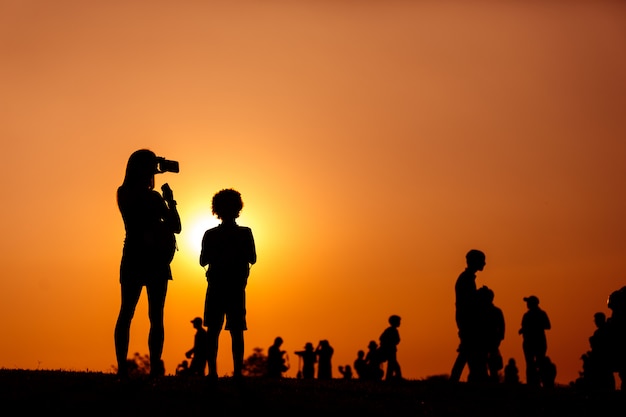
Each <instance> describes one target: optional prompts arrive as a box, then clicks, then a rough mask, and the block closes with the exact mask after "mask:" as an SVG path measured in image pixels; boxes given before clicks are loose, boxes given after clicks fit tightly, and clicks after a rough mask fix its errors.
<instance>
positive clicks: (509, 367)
mask: <svg viewBox="0 0 626 417" xmlns="http://www.w3.org/2000/svg"><path fill="white" fill-rule="evenodd" d="M504 383H505V384H519V370H518V369H517V364H516V363H515V359H513V358H510V359H509V362H508V363H507V364H506V366H505V367H504Z"/></svg>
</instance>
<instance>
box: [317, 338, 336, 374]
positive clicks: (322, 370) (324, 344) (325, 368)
mask: <svg viewBox="0 0 626 417" xmlns="http://www.w3.org/2000/svg"><path fill="white" fill-rule="evenodd" d="M334 351H335V350H334V349H333V347H332V346H331V345H330V343H329V342H328V340H320V342H319V344H318V345H317V348H315V353H317V379H331V378H332V377H333V366H332V357H333V353H334Z"/></svg>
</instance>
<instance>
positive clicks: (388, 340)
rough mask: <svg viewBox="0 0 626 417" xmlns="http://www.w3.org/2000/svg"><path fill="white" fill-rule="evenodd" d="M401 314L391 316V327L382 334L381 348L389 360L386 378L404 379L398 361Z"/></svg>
mask: <svg viewBox="0 0 626 417" xmlns="http://www.w3.org/2000/svg"><path fill="white" fill-rule="evenodd" d="M400 320H401V319H400V316H398V315H395V314H394V315H392V316H390V317H389V327H387V328H386V329H385V330H384V331H383V333H382V334H381V335H380V339H379V340H380V346H379V350H380V353H381V355H382V358H383V360H384V361H387V371H386V373H385V380H387V381H390V380H392V379H402V371H401V370H400V364H399V363H398V344H399V343H400V332H399V331H398V327H400Z"/></svg>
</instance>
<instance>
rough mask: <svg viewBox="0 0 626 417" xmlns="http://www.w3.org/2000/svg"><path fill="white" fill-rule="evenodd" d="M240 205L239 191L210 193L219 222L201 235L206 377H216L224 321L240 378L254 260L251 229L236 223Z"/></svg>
mask: <svg viewBox="0 0 626 417" xmlns="http://www.w3.org/2000/svg"><path fill="white" fill-rule="evenodd" d="M242 208H243V201H242V199H241V194H240V193H239V192H238V191H236V190H233V189H223V190H221V191H219V192H218V193H216V194H215V195H214V196H213V200H212V210H213V214H214V215H216V216H217V218H218V219H220V220H221V221H222V222H221V223H220V225H219V226H216V227H214V228H212V229H209V230H207V231H206V232H205V233H204V237H203V238H202V249H201V251H200V265H202V266H208V270H207V272H206V277H207V282H208V286H207V292H206V301H205V305H204V324H205V325H206V327H207V332H208V363H209V375H208V376H209V378H211V379H217V349H218V341H219V336H220V332H221V331H222V326H223V325H224V317H226V327H225V329H226V330H228V331H230V336H231V342H232V355H233V365H234V372H233V377H235V378H240V377H241V376H242V374H241V371H242V368H243V353H244V340H243V332H244V331H245V330H247V329H248V327H247V325H246V285H247V283H248V276H249V275H250V266H251V265H253V264H255V263H256V248H255V244H254V237H253V236H252V230H251V229H250V228H249V227H244V226H239V225H238V224H237V222H236V219H237V218H238V217H239V213H240V212H241V209H242Z"/></svg>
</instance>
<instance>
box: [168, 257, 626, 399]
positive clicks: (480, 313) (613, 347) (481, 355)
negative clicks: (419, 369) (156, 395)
mask: <svg viewBox="0 0 626 417" xmlns="http://www.w3.org/2000/svg"><path fill="white" fill-rule="evenodd" d="M466 262H467V267H466V269H465V270H464V271H463V272H462V273H461V274H460V275H459V277H458V279H457V282H456V284H455V293H456V321H457V326H458V329H459V332H458V335H459V339H460V343H459V346H458V349H457V357H456V359H455V361H454V364H453V367H452V371H451V373H450V377H449V380H450V381H451V382H459V381H460V377H461V375H462V373H463V371H464V369H465V367H466V366H467V368H468V371H469V372H468V376H467V382H468V383H505V384H520V376H519V370H518V367H517V363H516V361H515V359H514V358H509V359H508V361H507V362H506V364H505V363H504V360H503V358H502V355H501V354H500V344H501V342H502V341H503V340H504V335H505V320H504V314H503V312H502V310H501V309H500V308H498V307H497V306H496V305H495V304H494V298H495V294H494V291H493V290H492V289H490V288H488V287H487V286H481V287H479V288H478V287H477V286H476V282H475V281H476V273H477V272H478V271H482V270H483V268H484V267H485V265H486V260H485V255H484V253H482V252H481V251H478V250H471V251H470V252H468V253H467V255H466ZM523 301H524V302H525V303H526V307H527V311H526V312H525V313H524V314H523V316H522V320H521V327H520V329H519V331H518V333H519V334H520V335H521V336H522V350H523V353H524V361H525V365H526V369H525V376H526V384H527V385H529V386H535V387H542V388H552V387H554V385H555V380H556V375H557V368H556V365H555V364H554V363H553V362H552V360H551V359H550V357H549V356H548V355H547V349H548V343H547V337H546V330H549V329H550V328H551V323H550V319H549V317H548V314H547V313H546V312H545V311H544V310H543V309H541V308H540V307H539V304H540V303H539V298H538V297H537V296H535V295H531V296H528V297H523ZM608 308H609V309H610V310H611V316H610V317H606V315H605V314H604V313H602V312H598V313H596V314H595V315H594V323H595V326H596V330H595V331H594V333H593V335H592V336H591V337H590V338H589V346H590V349H589V350H588V351H587V352H586V353H585V354H583V355H582V358H581V359H582V361H583V371H582V372H581V373H580V378H579V379H578V380H577V381H576V384H577V385H578V386H580V387H583V388H585V389H587V390H589V391H595V392H610V391H614V390H616V379H615V376H614V374H615V373H617V374H618V376H619V379H620V389H621V386H622V384H623V380H624V377H625V376H626V286H625V287H623V288H621V289H620V290H617V291H615V292H613V293H612V294H611V295H610V297H609V300H608ZM191 322H192V324H193V327H194V328H195V329H196V334H195V337H194V346H193V348H191V349H190V350H188V351H187V352H186V353H185V356H186V358H187V359H190V360H191V363H189V362H188V360H184V361H183V362H182V363H181V364H180V365H179V367H178V369H177V375H201V376H204V375H205V370H206V364H207V359H206V358H207V355H206V337H207V336H206V335H207V332H206V330H204V329H203V327H202V319H201V318H199V317H196V318H195V319H193V320H192V321H191ZM400 322H401V318H400V316H398V315H391V316H390V317H389V318H388V323H389V325H388V327H387V328H385V329H384V330H383V332H382V333H381V334H380V337H379V338H378V340H371V341H370V342H369V344H368V345H367V348H366V349H362V350H358V351H357V352H356V358H355V360H354V362H353V363H352V364H347V365H340V366H338V367H337V370H338V376H337V377H338V378H341V379H358V380H369V381H381V380H385V381H390V380H402V372H401V368H400V364H399V363H398V358H397V351H398V345H399V343H400V333H399V331H398V328H399V327H400ZM283 343H284V341H283V339H282V338H281V337H276V338H275V339H274V343H273V344H272V345H271V346H270V347H269V348H268V350H267V351H268V354H267V357H266V358H265V361H264V363H263V369H262V371H261V372H260V375H264V376H266V377H268V378H282V377H283V374H284V373H285V372H287V371H288V370H289V369H290V367H291V365H290V362H289V355H288V353H287V352H286V351H285V350H282V345H283ZM294 353H295V355H296V356H297V357H298V372H297V376H296V378H298V379H320V380H324V379H332V378H334V377H335V376H334V375H333V366H332V357H333V354H334V349H333V347H332V346H331V345H330V343H329V341H328V340H320V341H319V342H318V345H317V346H316V347H314V345H313V343H311V342H307V343H305V345H304V347H303V349H302V350H297V351H295V352H294Z"/></svg>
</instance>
